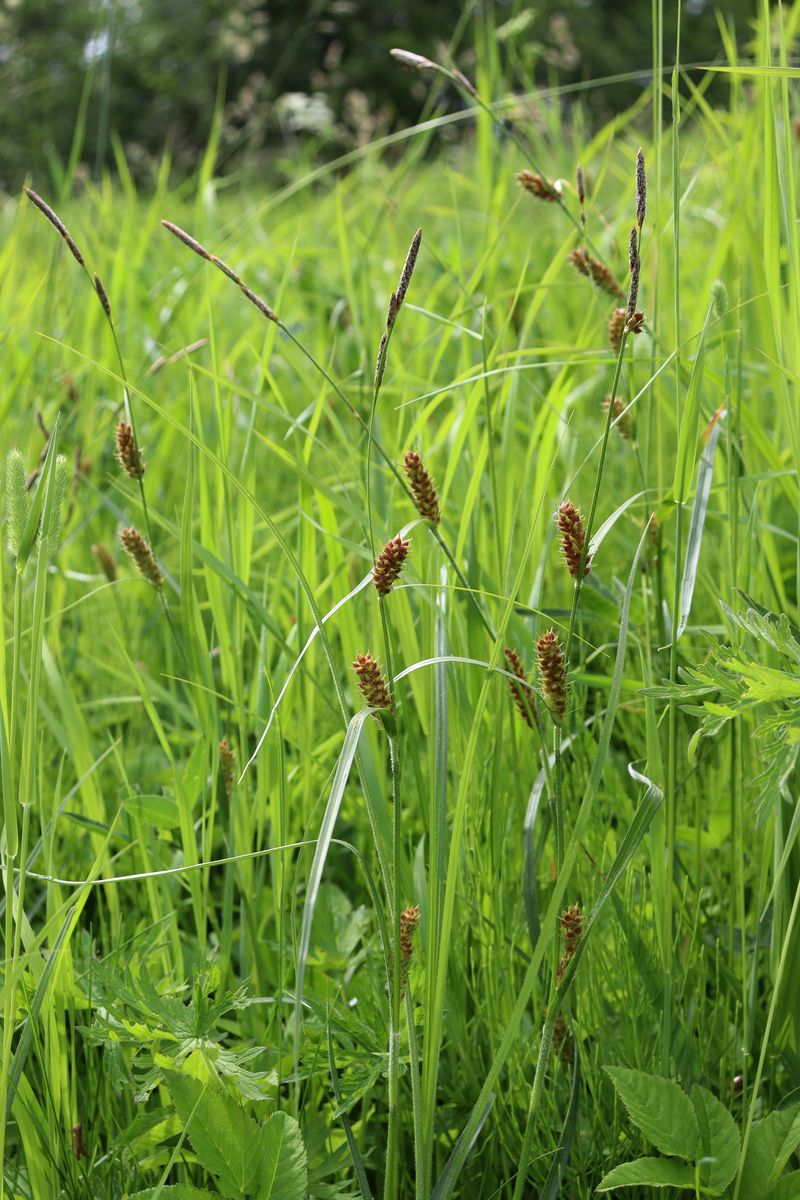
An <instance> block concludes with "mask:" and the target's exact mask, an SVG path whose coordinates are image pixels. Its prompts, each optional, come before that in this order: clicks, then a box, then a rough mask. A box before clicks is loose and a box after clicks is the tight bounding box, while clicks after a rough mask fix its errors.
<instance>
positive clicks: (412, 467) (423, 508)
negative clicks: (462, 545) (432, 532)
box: [403, 450, 441, 525]
mask: <svg viewBox="0 0 800 1200" xmlns="http://www.w3.org/2000/svg"><path fill="white" fill-rule="evenodd" d="M403 470H404V471H405V473H406V475H407V476H408V483H409V487H410V488H411V494H412V496H413V497H414V503H415V504H416V506H417V511H418V512H419V515H420V516H421V517H424V518H425V520H426V521H430V523H431V524H432V525H438V524H439V521H440V519H441V513H440V512H439V497H438V496H437V494H436V488H435V487H434V486H433V480H432V479H431V477H430V475H429V474H428V472H427V471H426V470H425V466H424V464H423V462H422V459H421V458H420V456H419V455H418V454H417V453H416V452H415V451H414V450H406V453H405V455H404V457H403Z"/></svg>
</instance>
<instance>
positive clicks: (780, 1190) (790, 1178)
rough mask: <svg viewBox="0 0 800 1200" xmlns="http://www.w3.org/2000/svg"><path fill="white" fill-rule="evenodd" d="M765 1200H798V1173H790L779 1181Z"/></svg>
mask: <svg viewBox="0 0 800 1200" xmlns="http://www.w3.org/2000/svg"><path fill="white" fill-rule="evenodd" d="M767 1200H800V1171H791V1172H790V1173H789V1174H788V1175H784V1177H783V1179H779V1180H778V1182H777V1183H776V1184H775V1186H774V1188H772V1189H771V1191H770V1192H769V1194H768V1196H767Z"/></svg>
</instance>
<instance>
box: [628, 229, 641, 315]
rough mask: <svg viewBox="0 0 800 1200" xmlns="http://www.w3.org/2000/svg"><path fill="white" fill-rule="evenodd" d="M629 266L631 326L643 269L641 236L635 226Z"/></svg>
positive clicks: (630, 244)
mask: <svg viewBox="0 0 800 1200" xmlns="http://www.w3.org/2000/svg"><path fill="white" fill-rule="evenodd" d="M628 264H629V266H630V272H631V282H630V290H629V292H628V308H627V311H626V314H625V315H626V317H627V321H628V325H629V326H630V323H631V321H632V319H633V317H634V315H635V312H636V301H637V300H638V298H639V273H640V271H641V269H642V263H641V259H640V258H639V235H638V233H637V232H636V228H635V226H634V227H633V228H632V229H631V236H630V238H629V239H628Z"/></svg>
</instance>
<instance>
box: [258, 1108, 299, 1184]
mask: <svg viewBox="0 0 800 1200" xmlns="http://www.w3.org/2000/svg"><path fill="white" fill-rule="evenodd" d="M307 1187H308V1162H307V1159H306V1148H305V1146H304V1145H303V1135H302V1133H301V1132H300V1126H299V1125H298V1124H297V1121H295V1119H294V1117H290V1116H289V1115H288V1114H287V1113H284V1112H276V1113H273V1114H272V1116H271V1117H270V1119H269V1120H268V1121H267V1123H266V1125H265V1126H264V1165H263V1168H262V1171H261V1183H260V1186H259V1189H258V1200H304V1197H305V1194H306V1188H307Z"/></svg>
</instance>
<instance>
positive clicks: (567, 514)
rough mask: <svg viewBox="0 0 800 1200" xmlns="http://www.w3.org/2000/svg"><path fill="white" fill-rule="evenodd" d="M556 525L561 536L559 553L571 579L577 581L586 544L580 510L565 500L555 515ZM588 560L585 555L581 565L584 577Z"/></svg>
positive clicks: (587, 570) (587, 569)
mask: <svg viewBox="0 0 800 1200" xmlns="http://www.w3.org/2000/svg"><path fill="white" fill-rule="evenodd" d="M556 524H557V525H558V529H559V533H560V534H561V553H562V554H563V556H564V562H565V563H566V564H567V570H568V571H569V573H570V575H571V576H572V578H573V579H577V578H578V576H579V575H580V571H581V555H582V554H583V547H584V544H585V542H586V529H585V527H584V524H583V517H582V516H581V513H580V509H577V508H576V507H575V505H574V504H573V503H572V501H571V500H565V501H564V503H563V504H562V505H561V507H560V508H559V509H558V512H557V513H556ZM590 559H591V555H589V554H587V555H586V561H585V562H584V564H583V574H584V575H588V574H589V562H590Z"/></svg>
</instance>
